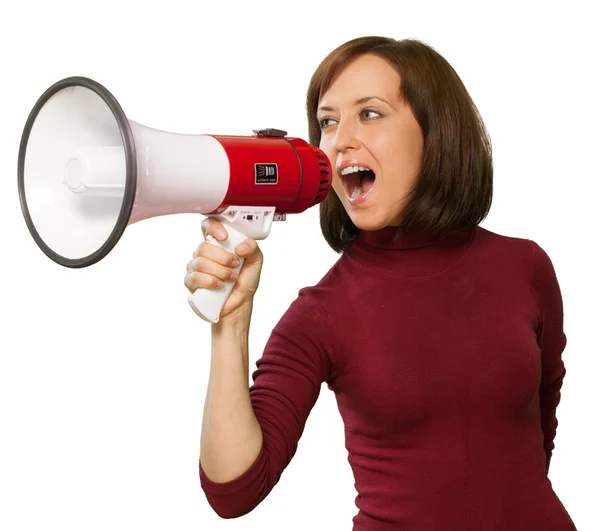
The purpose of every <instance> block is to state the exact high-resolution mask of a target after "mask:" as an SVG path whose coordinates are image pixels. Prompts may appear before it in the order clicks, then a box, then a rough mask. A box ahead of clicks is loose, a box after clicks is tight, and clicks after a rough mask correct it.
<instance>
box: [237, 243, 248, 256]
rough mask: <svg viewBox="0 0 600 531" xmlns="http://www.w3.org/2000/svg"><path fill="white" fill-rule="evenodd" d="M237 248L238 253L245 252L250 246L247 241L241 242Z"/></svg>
mask: <svg viewBox="0 0 600 531" xmlns="http://www.w3.org/2000/svg"><path fill="white" fill-rule="evenodd" d="M235 250H236V253H237V254H244V253H245V252H246V251H247V250H248V246H247V245H246V244H245V243H241V244H240V245H238V246H237V247H236V248H235Z"/></svg>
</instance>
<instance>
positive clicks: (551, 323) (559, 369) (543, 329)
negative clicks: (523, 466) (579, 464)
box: [531, 243, 567, 473]
mask: <svg viewBox="0 0 600 531" xmlns="http://www.w3.org/2000/svg"><path fill="white" fill-rule="evenodd" d="M534 247H535V256H534V265H533V273H532V278H531V288H532V291H533V296H534V301H535V303H536V308H537V327H536V334H537V342H538V346H539V348H540V355H541V368H542V377H541V382H540V390H539V396H540V417H541V427H542V431H543V434H544V451H545V452H546V473H548V470H549V468H550V459H551V457H552V451H553V450H554V438H555V436H556V431H557V428H558V420H557V417H556V409H557V407H558V404H559V402H560V398H561V387H562V384H563V380H564V377H565V374H566V369H565V365H564V362H563V359H562V354H563V351H564V349H565V347H566V344H567V337H566V335H565V332H564V329H563V300H562V295H561V290H560V286H559V283H558V280H557V277H556V273H555V270H554V267H553V264H552V261H551V260H550V257H549V256H548V254H547V253H546V252H545V251H544V249H542V248H541V247H540V246H539V245H538V244H535V243H534Z"/></svg>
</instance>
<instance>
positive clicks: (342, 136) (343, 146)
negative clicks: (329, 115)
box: [334, 120, 358, 153]
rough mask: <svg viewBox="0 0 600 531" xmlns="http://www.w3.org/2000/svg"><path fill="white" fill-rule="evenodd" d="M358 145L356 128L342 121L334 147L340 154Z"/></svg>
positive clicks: (339, 124)
mask: <svg viewBox="0 0 600 531" xmlns="http://www.w3.org/2000/svg"><path fill="white" fill-rule="evenodd" d="M357 145H358V135H357V131H356V127H355V126H354V125H353V124H351V123H350V122H348V121H343V120H342V121H340V122H339V123H338V126H337V129H336V132H335V142H334V146H335V149H336V151H339V152H340V153H342V152H344V151H346V150H348V149H352V148H356V147H357Z"/></svg>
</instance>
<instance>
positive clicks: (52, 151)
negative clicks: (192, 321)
mask: <svg viewBox="0 0 600 531" xmlns="http://www.w3.org/2000/svg"><path fill="white" fill-rule="evenodd" d="M252 132H253V134H252V135H249V136H239V135H211V134H198V135H192V134H181V133H173V132H167V131H161V130H158V129H152V128H150V127H145V126H143V125H140V124H138V123H136V122H134V121H131V120H128V119H127V117H126V116H125V114H124V112H123V110H122V108H121V106H120V105H119V103H118V101H117V100H116V99H115V97H114V96H113V95H112V94H111V93H110V92H109V91H108V90H107V89H106V88H105V87H104V86H103V85H101V84H100V83H98V82H97V81H94V80H92V79H89V78H86V77H81V76H76V77H69V78H65V79H62V80H60V81H58V82H56V83H54V84H53V85H52V86H50V87H49V88H48V89H47V90H46V91H45V92H44V93H43V94H42V96H41V97H40V98H39V99H38V101H37V102H36V103H35V105H34V107H33V109H32V110H31V112H30V114H29V117H28V119H27V122H26V124H25V127H24V130H23V134H22V138H21V144H20V148H19V160H18V188H19V199H20V203H21V209H22V211H23V215H24V217H25V221H26V223H27V227H28V229H29V231H30V233H31V235H32V237H33V239H34V240H35V242H36V243H37V245H38V246H39V247H40V249H41V250H42V251H43V252H44V253H45V254H46V255H47V256H48V257H49V258H51V259H52V260H53V261H55V262H56V263H58V264H60V265H62V266H65V267H70V268H81V267H87V266H90V265H92V264H95V263H96V262H98V261H99V260H101V259H103V258H104V257H106V255H107V254H108V253H109V252H110V251H111V250H112V249H113V248H114V247H115V245H116V244H117V242H118V241H119V239H120V238H121V235H122V234H123V232H124V230H125V228H126V227H127V226H128V225H131V224H133V223H136V222H138V221H141V220H143V219H148V218H151V217H156V216H162V215H166V214H177V213H199V214H202V215H204V216H207V217H214V218H216V219H219V220H220V221H221V222H222V223H223V224H224V225H226V227H227V232H228V235H229V236H228V238H227V240H225V241H223V242H220V241H218V240H216V239H214V238H212V237H211V236H210V235H207V237H206V238H207V240H208V241H210V242H211V243H213V244H215V245H221V246H222V247H224V248H225V249H227V250H228V251H229V252H232V253H233V252H234V248H235V247H236V246H237V245H238V244H239V243H240V242H241V241H243V240H245V239H247V238H253V239H256V240H260V239H264V238H266V237H267V236H268V235H269V233H270V231H271V226H272V222H273V221H284V220H285V219H286V215H287V214H298V213H301V212H303V211H305V210H307V209H308V208H310V207H312V206H314V205H316V204H318V203H320V202H321V201H323V200H324V199H325V197H326V196H327V194H328V193H329V190H330V188H331V180H332V179H331V174H332V172H331V164H330V162H329V160H328V158H327V156H326V155H325V154H324V153H323V152H322V151H321V150H320V149H319V148H317V147H314V146H312V145H311V144H309V143H307V142H305V141H304V140H302V139H301V138H294V137H288V136H287V132H286V131H282V130H279V129H259V130H253V131H252ZM242 265H243V259H240V265H239V266H238V267H237V271H236V272H239V270H240V269H241V267H242ZM233 286H234V282H228V283H226V284H225V286H224V287H223V288H221V289H216V290H212V289H197V290H196V291H195V292H194V293H193V294H190V295H189V297H188V301H189V303H190V305H191V307H192V309H193V310H194V311H195V312H196V313H197V314H198V316H200V317H201V318H202V319H204V320H205V321H208V322H212V323H216V322H218V321H219V317H220V314H221V310H222V308H223V305H224V304H225V301H226V300H227V298H228V296H229V294H230V292H231V289H232V288H233Z"/></svg>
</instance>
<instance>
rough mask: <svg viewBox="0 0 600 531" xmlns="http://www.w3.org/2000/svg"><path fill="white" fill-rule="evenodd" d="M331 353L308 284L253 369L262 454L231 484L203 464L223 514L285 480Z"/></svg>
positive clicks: (242, 510)
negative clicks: (212, 474) (214, 476)
mask: <svg viewBox="0 0 600 531" xmlns="http://www.w3.org/2000/svg"><path fill="white" fill-rule="evenodd" d="M330 353H331V347H330V327H329V325H328V317H327V315H326V313H325V310H324V308H323V306H322V305H321V303H320V302H319V301H318V299H317V298H316V297H315V295H314V293H313V291H311V289H310V288H303V289H301V290H300V292H299V295H298V297H297V298H296V300H295V301H293V302H292V304H291V305H290V307H289V308H288V310H287V311H286V312H285V313H284V315H283V317H282V318H281V319H280V320H279V322H278V323H277V325H276V326H275V328H274V329H273V331H272V332H271V335H270V337H269V339H268V341H267V343H266V346H265V349H264V351H263V354H262V357H260V358H259V359H258V361H257V362H256V370H255V371H254V372H253V373H252V380H253V383H252V385H251V386H250V400H251V403H252V407H253V409H254V413H255V415H256V418H257V420H258V423H259V424H260V427H261V429H262V433H263V444H262V448H261V450H260V453H259V455H258V457H257V458H256V460H255V461H254V463H253V464H252V465H251V466H250V467H249V468H248V469H247V470H246V471H245V472H244V473H242V474H241V475H240V476H238V477H237V478H235V479H233V480H231V481H228V482H225V483H216V482H214V481H211V480H210V479H209V478H208V477H207V476H206V474H205V472H204V470H203V469H202V466H201V465H200V483H201V487H202V489H203V491H204V493H205V495H206V498H207V501H208V503H209V504H210V506H211V507H212V508H213V510H214V511H215V512H216V513H217V514H218V515H219V516H220V517H222V518H238V517H240V516H243V515H245V514H247V513H249V512H250V511H252V510H253V509H254V508H255V507H256V506H257V505H258V504H259V503H261V502H262V501H263V500H264V499H265V498H266V496H267V495H268V494H269V493H270V492H271V490H272V489H273V487H274V486H275V485H276V484H277V483H278V482H279V479H280V478H281V475H282V473H283V471H284V469H285V468H286V467H287V465H288V464H289V463H290V461H291V459H292V457H293V456H294V454H295V453H296V449H297V446H298V442H299V439H300V437H301V435H302V432H303V431H304V426H305V424H306V421H307V418H308V415H309V413H310V411H311V409H312V408H313V406H314V404H315V402H316V400H317V398H318V396H319V394H320V390H321V384H322V383H323V382H324V381H328V379H329V374H330Z"/></svg>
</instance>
